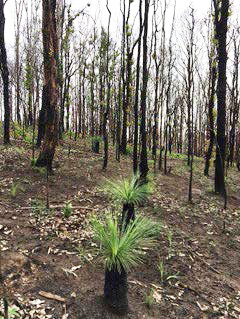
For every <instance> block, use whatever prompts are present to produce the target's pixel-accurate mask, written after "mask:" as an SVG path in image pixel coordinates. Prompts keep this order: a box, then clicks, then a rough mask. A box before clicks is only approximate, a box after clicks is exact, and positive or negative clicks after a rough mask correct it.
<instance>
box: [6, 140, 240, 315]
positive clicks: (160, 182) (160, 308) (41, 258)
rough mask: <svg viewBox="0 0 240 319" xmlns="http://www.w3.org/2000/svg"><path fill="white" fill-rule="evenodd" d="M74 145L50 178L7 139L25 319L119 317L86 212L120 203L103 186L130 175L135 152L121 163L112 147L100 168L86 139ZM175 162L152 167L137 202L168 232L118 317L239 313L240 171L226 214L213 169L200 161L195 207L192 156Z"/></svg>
mask: <svg viewBox="0 0 240 319" xmlns="http://www.w3.org/2000/svg"><path fill="white" fill-rule="evenodd" d="M70 144H71V148H70V149H71V152H70V157H69V158H68V150H69V146H68V144H67V143H66V142H64V143H63V145H62V146H60V147H59V148H58V150H57V153H56V160H55V164H54V167H55V168H54V175H52V176H50V177H49V185H47V182H46V174H45V171H44V170H41V169H40V170H39V169H36V168H33V167H31V165H30V158H31V149H30V147H28V146H27V145H26V144H24V143H23V142H19V141H14V142H13V145H12V146H11V147H8V148H5V147H3V146H1V149H0V194H1V196H0V240H1V242H0V248H1V264H2V265H1V266H2V273H3V275H4V278H5V286H6V288H7V295H8V300H9V303H10V305H12V306H14V307H15V308H16V309H18V312H19V313H20V314H21V315H20V316H21V318H56V319H60V318H63V319H64V318H71V319H78V318H89V319H97V318H99V319H100V318H101V319H104V318H106V319H107V318H120V316H117V315H116V314H113V313H111V311H110V310H109V309H107V307H106V306H105V305H104V302H103V298H102V294H103V284H104V265H103V264H102V263H101V261H100V260H98V258H97V257H96V248H95V247H94V246H92V240H91V232H90V231H89V218H90V216H91V215H92V214H93V213H94V214H104V212H105V210H106V209H107V208H108V209H112V210H114V209H117V207H116V204H115V203H113V202H112V201H111V200H109V199H108V198H107V197H106V196H105V195H103V194H102V193H101V191H100V190H99V187H100V186H101V183H103V182H104V179H105V178H113V179H116V178H119V177H120V176H123V177H127V176H130V175H131V173H132V160H131V156H127V157H124V158H123V159H121V162H120V163H118V162H116V161H115V160H113V159H114V158H115V156H114V153H113V150H111V156H110V158H111V160H110V162H109V166H108V169H107V170H106V171H102V169H101V168H102V157H101V155H99V154H93V153H92V152H91V149H90V142H89V141H84V142H83V141H80V142H71V143H70ZM151 162H152V161H150V165H151V166H150V171H152V170H153V168H152V163H151ZM168 165H169V166H171V167H172V169H171V174H170V175H167V176H165V175H163V174H162V172H157V174H153V177H152V178H153V182H154V193H153V195H152V196H151V197H150V198H149V201H148V202H147V203H146V205H145V206H144V207H139V208H138V209H137V211H139V212H142V213H143V214H144V215H146V216H149V218H153V219H154V220H156V221H159V223H161V224H162V233H161V236H160V238H159V240H158V244H157V245H156V247H155V249H154V251H151V252H149V253H148V256H147V258H146V262H145V263H144V264H141V265H139V266H138V267H137V268H136V269H134V270H133V271H132V272H131V273H129V274H128V289H129V292H128V295H129V306H130V309H129V313H128V314H127V315H125V316H122V317H121V318H132V319H137V318H141V319H142V318H159V319H161V318H164V319H167V318H240V173H239V172H237V169H236V168H235V167H233V168H230V169H229V170H228V177H227V186H228V208H227V210H225V211H224V210H223V205H224V201H223V199H222V198H221V197H219V196H216V195H215V194H214V193H213V192H212V189H213V171H211V176H210V177H209V178H207V177H204V176H203V165H204V162H203V160H201V159H197V160H196V161H195V169H194V189H193V203H192V204H189V203H188V202H187V198H188V196H187V195H188V179H189V173H188V168H187V166H186V164H185V161H184V160H183V159H170V160H169V161H168ZM47 188H49V202H50V209H49V210H48V209H46V197H47V195H46V194H47ZM67 200H70V201H71V203H72V205H73V206H74V207H75V208H74V209H73V213H72V215H71V216H70V218H69V219H66V218H64V217H63V213H62V208H63V206H64V203H65V202H66V201H67ZM160 262H162V265H163V274H162V278H161V275H160V271H159V270H158V266H159V263H160ZM41 291H44V292H48V293H52V294H56V295H58V296H61V297H63V298H65V302H60V301H57V300H51V299H47V298H44V297H43V296H41V295H40V294H39V292H41ZM1 292H2V290H1ZM0 316H1V312H0ZM12 318H14V316H13V317H12Z"/></svg>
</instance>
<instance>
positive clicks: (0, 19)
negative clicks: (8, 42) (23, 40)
mask: <svg viewBox="0 0 240 319" xmlns="http://www.w3.org/2000/svg"><path fill="white" fill-rule="evenodd" d="M4 4H5V1H3V0H0V66H1V73H2V81H3V99H4V144H10V100H9V71H8V64H7V51H6V47H5V38H4V29H5V16H4Z"/></svg>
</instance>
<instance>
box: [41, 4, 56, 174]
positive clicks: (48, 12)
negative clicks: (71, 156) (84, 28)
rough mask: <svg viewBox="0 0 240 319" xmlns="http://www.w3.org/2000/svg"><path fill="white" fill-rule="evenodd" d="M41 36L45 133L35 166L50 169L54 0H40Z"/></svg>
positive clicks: (53, 141) (53, 124)
mask: <svg viewBox="0 0 240 319" xmlns="http://www.w3.org/2000/svg"><path fill="white" fill-rule="evenodd" d="M42 37H43V62H44V90H45V94H44V101H43V103H45V104H46V114H47V116H46V126H45V135H44V141H43V145H42V149H41V151H40V154H39V157H38V159H37V162H36V166H46V167H47V170H48V171H52V161H53V157H54V153H55V148H56V145H57V141H58V109H57V105H58V99H59V97H58V76H57V70H58V53H59V52H58V36H57V25H56V0H43V1H42Z"/></svg>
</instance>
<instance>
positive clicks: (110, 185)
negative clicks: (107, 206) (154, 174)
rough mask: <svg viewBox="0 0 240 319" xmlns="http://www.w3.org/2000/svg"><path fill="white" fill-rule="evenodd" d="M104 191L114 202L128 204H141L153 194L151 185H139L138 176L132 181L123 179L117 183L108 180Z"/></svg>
mask: <svg viewBox="0 0 240 319" xmlns="http://www.w3.org/2000/svg"><path fill="white" fill-rule="evenodd" d="M103 191H104V192H105V193H106V194H107V195H110V196H111V197H113V199H114V200H118V201H120V202H122V203H127V204H139V203H141V202H143V201H144V200H146V199H147V198H148V196H149V195H150V194H151V193H152V189H151V185H150V183H146V184H143V185H139V184H138V175H134V176H133V177H132V178H131V179H130V180H129V179H122V180H119V181H117V182H114V181H110V180H107V181H106V183H105V185H104V187H103Z"/></svg>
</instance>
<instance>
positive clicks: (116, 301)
mask: <svg viewBox="0 0 240 319" xmlns="http://www.w3.org/2000/svg"><path fill="white" fill-rule="evenodd" d="M127 291H128V289H127V273H126V271H125V270H124V269H123V268H122V269H121V272H119V271H118V270H117V269H116V267H112V269H111V270H109V269H108V268H107V267H106V270H105V284H104V299H105V302H106V303H107V305H108V306H110V307H111V308H112V309H113V310H114V311H115V312H117V313H119V314H123V313H126V312H127V310H128V298H127Z"/></svg>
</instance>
